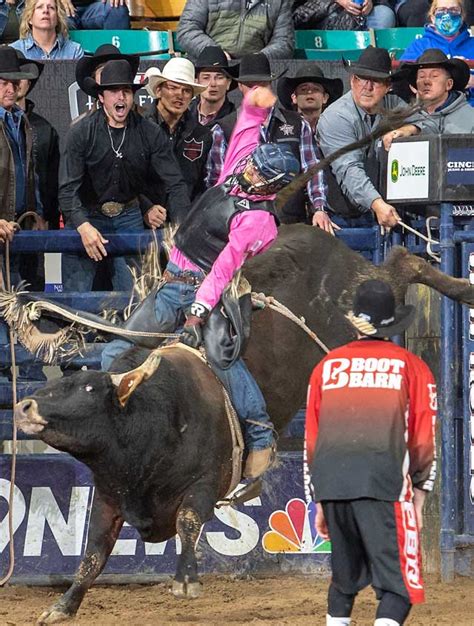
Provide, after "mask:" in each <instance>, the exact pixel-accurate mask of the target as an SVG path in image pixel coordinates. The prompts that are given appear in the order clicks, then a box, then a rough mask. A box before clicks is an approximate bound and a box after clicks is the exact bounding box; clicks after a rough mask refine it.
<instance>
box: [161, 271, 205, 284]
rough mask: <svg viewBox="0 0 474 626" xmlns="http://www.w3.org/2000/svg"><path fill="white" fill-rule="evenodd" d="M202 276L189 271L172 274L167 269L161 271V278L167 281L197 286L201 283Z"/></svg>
mask: <svg viewBox="0 0 474 626" xmlns="http://www.w3.org/2000/svg"><path fill="white" fill-rule="evenodd" d="M203 278H204V277H201V276H196V274H192V273H191V272H182V273H181V274H173V273H172V272H170V271H169V270H165V271H164V272H163V280H165V281H166V282H167V283H184V284H185V285H193V286H198V285H200V284H201V283H202V281H203Z"/></svg>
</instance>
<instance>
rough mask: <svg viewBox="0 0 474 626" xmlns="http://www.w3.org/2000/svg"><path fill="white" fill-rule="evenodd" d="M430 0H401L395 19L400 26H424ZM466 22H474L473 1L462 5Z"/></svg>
mask: <svg viewBox="0 0 474 626" xmlns="http://www.w3.org/2000/svg"><path fill="white" fill-rule="evenodd" d="M430 5H431V2H430V0H403V1H402V2H399V3H398V6H397V19H398V23H399V25H400V26H411V27H419V26H424V25H425V24H426V21H427V14H428V11H429V8H430ZM464 8H465V11H466V16H465V19H464V21H465V22H466V24H468V25H469V24H474V3H473V2H469V3H468V4H467V6H465V7H464Z"/></svg>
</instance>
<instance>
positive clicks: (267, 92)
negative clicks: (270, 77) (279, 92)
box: [247, 87, 277, 109]
mask: <svg viewBox="0 0 474 626" xmlns="http://www.w3.org/2000/svg"><path fill="white" fill-rule="evenodd" d="M276 101H277V97H276V96H275V94H274V93H273V91H272V90H271V89H270V87H255V89H252V91H251V92H250V93H249V95H248V98H247V102H248V103H249V104H250V105H252V106H256V107H260V108H261V109H266V108H269V107H272V106H273V105H274V104H275V102H276Z"/></svg>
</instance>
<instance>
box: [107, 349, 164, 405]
mask: <svg viewBox="0 0 474 626" xmlns="http://www.w3.org/2000/svg"><path fill="white" fill-rule="evenodd" d="M160 362H161V356H160V355H159V353H158V351H157V350H153V352H151V353H150V354H149V356H148V357H147V359H146V360H145V361H144V362H143V363H142V364H141V365H140V366H139V367H137V368H135V369H134V370H130V371H129V372H124V373H123V374H110V378H111V380H112V384H113V385H114V387H116V388H117V398H118V401H119V403H120V406H121V407H122V408H123V407H124V406H125V405H126V404H127V402H128V400H129V398H130V396H131V395H132V393H133V392H134V391H135V389H136V388H137V387H138V385H141V383H142V382H143V381H144V380H147V379H148V378H150V377H151V376H152V375H153V374H154V373H155V372H156V370H157V369H158V367H159V365H160Z"/></svg>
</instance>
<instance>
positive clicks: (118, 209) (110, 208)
mask: <svg viewBox="0 0 474 626" xmlns="http://www.w3.org/2000/svg"><path fill="white" fill-rule="evenodd" d="M135 204H138V198H132V199H131V200H129V201H128V202H104V204H103V205H102V206H101V207H99V211H100V212H101V213H102V215H105V216H106V217H117V215H120V214H121V213H122V212H123V211H125V210H126V209H129V208H130V207H132V206H134V205H135Z"/></svg>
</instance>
